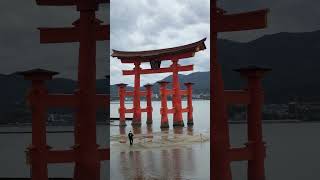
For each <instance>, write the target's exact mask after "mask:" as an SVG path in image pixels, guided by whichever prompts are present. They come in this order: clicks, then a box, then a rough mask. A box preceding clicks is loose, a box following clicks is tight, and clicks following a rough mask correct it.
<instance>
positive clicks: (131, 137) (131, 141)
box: [128, 131, 134, 146]
mask: <svg viewBox="0 0 320 180" xmlns="http://www.w3.org/2000/svg"><path fill="white" fill-rule="evenodd" d="M133 136H134V135H133V134H132V132H131V131H130V132H129V134H128V138H129V141H130V146H132V144H133Z"/></svg>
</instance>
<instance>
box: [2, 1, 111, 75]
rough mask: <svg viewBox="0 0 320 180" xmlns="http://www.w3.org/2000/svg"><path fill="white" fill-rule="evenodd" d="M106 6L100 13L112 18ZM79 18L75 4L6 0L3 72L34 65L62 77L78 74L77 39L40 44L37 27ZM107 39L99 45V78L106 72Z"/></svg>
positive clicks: (3, 20)
mask: <svg viewBox="0 0 320 180" xmlns="http://www.w3.org/2000/svg"><path fill="white" fill-rule="evenodd" d="M107 7H108V6H106V5H104V6H103V7H101V8H100V11H99V12H98V13H97V16H98V17H99V18H100V19H101V20H103V21H105V22H107V23H108V22H109V16H108V15H107V14H109V13H107ZM77 18H79V12H77V11H76V8H75V7H46V6H37V5H36V3H35V0H26V1H18V0H3V1H1V6H0V21H1V22H2V23H1V24H0V56H1V66H0V73H3V74H9V73H13V72H16V71H23V70H27V69H32V68H45V69H49V70H54V71H58V72H60V73H61V74H60V77H65V78H73V79H75V78H76V76H77V64H78V43H71V44H69V43H66V44H40V43H39V32H38V30H37V28H38V27H68V26H71V23H72V22H73V21H75V20H77ZM108 43H109V42H108V41H104V42H99V43H98V47H97V78H103V77H104V76H105V75H106V74H107V69H108V68H107V59H106V58H107V57H108V54H109V53H108V52H107V51H106V49H107V48H109V47H108Z"/></svg>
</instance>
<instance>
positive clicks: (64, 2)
mask: <svg viewBox="0 0 320 180" xmlns="http://www.w3.org/2000/svg"><path fill="white" fill-rule="evenodd" d="M36 2H37V5H40V6H74V5H77V3H76V2H77V0H36ZM96 2H97V3H110V0H96Z"/></svg>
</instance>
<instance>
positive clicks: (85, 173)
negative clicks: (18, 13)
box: [21, 0, 110, 180]
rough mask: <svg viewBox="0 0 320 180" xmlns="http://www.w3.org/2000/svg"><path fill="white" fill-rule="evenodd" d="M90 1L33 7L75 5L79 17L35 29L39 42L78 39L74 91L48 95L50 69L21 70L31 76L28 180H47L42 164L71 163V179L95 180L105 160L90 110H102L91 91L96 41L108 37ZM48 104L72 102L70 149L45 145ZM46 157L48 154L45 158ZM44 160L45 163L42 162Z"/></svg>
mask: <svg viewBox="0 0 320 180" xmlns="http://www.w3.org/2000/svg"><path fill="white" fill-rule="evenodd" d="M105 2H108V1H105V0H102V1H100V0H99V1H92V0H76V1H70V0H64V1H61V0H52V1H49V0H38V1H37V3H38V4H39V5H57V6H62V5H76V6H77V10H78V11H80V20H77V21H76V22H75V23H74V26H75V27H70V28H42V29H41V28H40V39H41V42H42V43H62V42H79V44H80V48H79V49H80V50H79V63H78V90H77V91H76V92H75V93H74V95H61V94H48V92H47V90H46V88H45V86H44V81H45V80H49V79H52V76H53V75H55V74H56V72H49V71H46V70H40V69H36V70H32V71H26V72H23V73H21V74H23V75H24V76H25V78H26V79H29V80H32V87H31V91H30V92H29V97H28V100H29V104H30V105H31V107H32V145H30V146H29V151H28V152H27V154H29V156H30V157H31V159H30V161H31V166H32V168H31V170H32V180H47V179H48V172H47V163H58V162H70V161H74V162H75V170H74V178H73V179H75V180H88V179H92V180H99V179H100V161H101V160H102V159H103V160H107V159H109V158H110V155H109V154H104V153H109V150H108V149H98V146H97V140H96V110H97V108H98V107H99V106H100V107H105V108H108V107H109V105H107V103H109V97H108V96H107V95H97V94H96V84H95V83H96V41H97V40H108V39H109V35H108V34H109V26H107V25H101V21H99V20H97V19H96V17H95V11H96V10H97V7H98V4H99V3H105ZM51 105H52V106H59V107H61V106H64V107H65V106H73V107H76V113H75V128H74V131H75V137H74V138H75V140H74V141H75V145H74V148H73V150H66V151H60V150H55V151H50V150H49V149H50V148H49V147H48V146H47V145H46V122H45V120H46V119H47V118H46V111H47V108H48V107H51ZM48 156H50V157H48ZM48 161H49V162H48Z"/></svg>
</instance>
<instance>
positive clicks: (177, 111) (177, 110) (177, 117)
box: [171, 59, 184, 126]
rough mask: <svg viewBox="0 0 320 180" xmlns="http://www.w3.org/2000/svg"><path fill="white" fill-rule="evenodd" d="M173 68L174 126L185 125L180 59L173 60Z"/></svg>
mask: <svg viewBox="0 0 320 180" xmlns="http://www.w3.org/2000/svg"><path fill="white" fill-rule="evenodd" d="M171 68H172V70H173V73H172V91H173V93H172V107H173V109H174V113H173V126H184V123H183V118H182V105H181V94H180V83H179V74H178V72H179V64H178V59H173V60H172V65H171Z"/></svg>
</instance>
